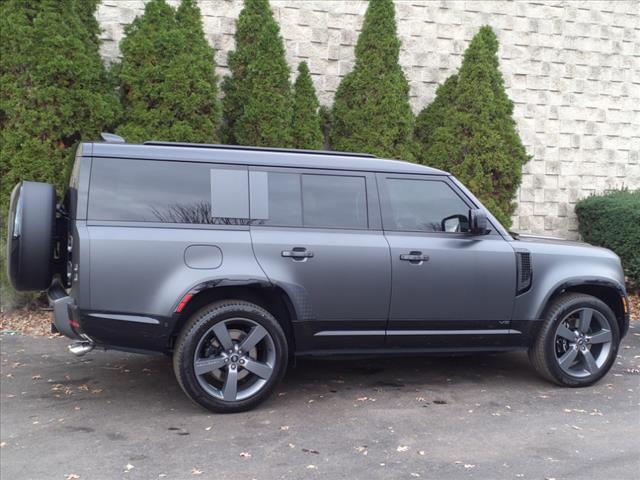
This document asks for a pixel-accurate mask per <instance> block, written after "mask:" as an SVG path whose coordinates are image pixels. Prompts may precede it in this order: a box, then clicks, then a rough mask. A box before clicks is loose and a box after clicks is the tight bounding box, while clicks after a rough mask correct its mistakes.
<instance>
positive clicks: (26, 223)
mask: <svg viewBox="0 0 640 480" xmlns="http://www.w3.org/2000/svg"><path fill="white" fill-rule="evenodd" d="M55 224H56V191H55V189H54V188H53V185H50V184H48V183H39V182H20V183H19V184H17V185H16V186H15V188H14V189H13V192H12V194H11V205H10V208H9V219H8V222H7V227H8V228H7V230H8V233H7V270H8V272H7V273H8V276H9V279H10V281H11V284H12V285H13V287H14V288H15V289H16V290H20V291H28V290H45V289H46V288H48V287H49V285H50V284H51V280H52V277H53V271H54V265H53V249H54V229H55Z"/></svg>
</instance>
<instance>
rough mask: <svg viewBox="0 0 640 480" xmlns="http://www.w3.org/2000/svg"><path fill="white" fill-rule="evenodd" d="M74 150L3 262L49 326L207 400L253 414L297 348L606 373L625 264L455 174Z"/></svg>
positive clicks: (621, 321) (268, 157)
mask: <svg viewBox="0 0 640 480" xmlns="http://www.w3.org/2000/svg"><path fill="white" fill-rule="evenodd" d="M105 138H106V139H108V140H109V141H107V142H104V143H83V144H81V145H80V146H79V148H78V150H77V154H76V159H75V166H74V168H73V172H72V175H71V180H70V185H69V188H68V190H67V191H66V193H65V195H64V200H63V201H62V202H61V203H60V204H59V205H56V194H55V191H54V188H53V187H52V186H51V185H49V184H44V183H35V182H21V183H19V184H18V185H17V186H16V188H15V190H14V191H13V195H12V201H11V209H10V213H9V222H8V225H9V238H8V252H7V255H8V266H9V276H10V278H11V280H12V282H13V285H14V286H15V288H16V289H18V290H44V289H47V288H48V293H49V298H50V300H51V302H52V304H53V308H54V313H55V315H54V318H55V321H54V328H55V329H56V330H57V331H59V332H61V333H62V334H64V335H66V336H67V337H70V338H72V339H75V342H74V344H73V345H71V346H70V349H71V351H72V352H73V353H76V354H79V355H81V354H84V353H86V352H88V351H89V350H91V349H92V348H94V346H95V347H101V348H112V349H118V350H125V351H132V352H140V353H149V352H163V353H165V354H168V355H171V356H172V357H173V366H174V370H175V374H176V377H177V379H178V382H179V383H180V386H181V387H182V389H183V390H184V391H185V393H186V394H187V395H188V396H189V397H190V398H191V399H192V400H193V401H195V402H196V403H198V404H200V405H202V406H204V407H205V408H208V409H210V410H213V411H216V412H235V411H240V410H246V409H249V408H251V407H253V406H255V405H257V404H258V403H259V402H261V401H263V400H264V399H265V398H267V397H268V396H269V394H270V393H271V392H272V391H273V390H274V388H275V386H276V384H277V383H278V382H279V381H280V379H281V378H282V376H283V375H284V373H285V370H286V368H287V364H288V363H289V362H290V361H291V360H292V359H293V358H294V357H295V356H304V355H325V356H337V355H342V354H350V355H373V356H379V355H386V354H422V353H448V354H452V353H468V352H479V351H486V352H499V351H508V350H516V349H527V350H528V351H529V356H530V358H531V361H532V363H533V366H534V367H535V369H536V370H537V371H538V372H540V374H542V376H544V377H546V378H547V379H548V380H551V381H552V382H555V383H557V384H560V385H566V386H570V387H580V386H585V385H590V384H592V383H594V382H596V381H598V380H599V379H600V378H602V376H604V375H605V373H606V372H607V371H608V370H609V368H611V365H612V364H613V362H614V361H615V358H616V353H617V351H618V346H619V343H620V339H621V338H622V337H623V336H624V335H625V334H626V332H627V330H628V325H629V319H628V313H627V297H626V292H625V286H624V276H623V273H622V268H621V265H620V259H619V258H618V257H617V256H616V255H615V254H614V253H612V252H611V251H609V250H605V249H602V248H596V247H592V246H589V245H586V244H583V243H577V242H567V241H561V240H558V239H552V238H542V237H532V236H524V235H516V234H513V233H509V232H507V231H506V230H505V229H504V228H503V227H502V226H501V225H500V223H499V222H498V221H496V219H495V218H494V217H493V216H492V215H491V214H490V213H489V212H488V211H487V210H486V209H484V207H483V206H482V204H481V203H480V202H479V201H478V199H477V198H476V197H475V196H474V195H473V194H472V193H471V192H470V191H469V190H467V189H466V188H465V187H464V186H463V185H462V184H460V182H458V181H457V180H456V179H455V178H453V177H452V176H451V175H449V174H448V173H445V172H442V171H439V170H435V169H432V168H427V167H424V166H420V165H415V164H411V163H406V162H401V161H392V160H383V159H379V158H375V157H372V156H369V155H364V154H352V153H338V152H324V151H301V150H284V149H274V148H272V149H267V148H251V147H231V146H222V145H195V144H177V143H160V142H147V143H145V144H143V145H131V144H126V143H124V142H122V141H121V139H119V138H114V137H110V136H106V137H105Z"/></svg>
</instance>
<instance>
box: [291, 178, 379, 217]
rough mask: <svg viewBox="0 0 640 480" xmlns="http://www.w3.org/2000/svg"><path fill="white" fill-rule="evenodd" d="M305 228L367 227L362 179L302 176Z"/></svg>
mask: <svg viewBox="0 0 640 480" xmlns="http://www.w3.org/2000/svg"><path fill="white" fill-rule="evenodd" d="M302 209H303V213H302V218H303V223H304V226H305V227H334V228H367V190H366V186H365V179H364V177H346V176H338V175H307V174H305V175H302Z"/></svg>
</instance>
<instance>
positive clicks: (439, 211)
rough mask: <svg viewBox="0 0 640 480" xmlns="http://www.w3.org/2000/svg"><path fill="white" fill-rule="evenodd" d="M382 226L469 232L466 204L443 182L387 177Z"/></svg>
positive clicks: (411, 229) (390, 228) (420, 230)
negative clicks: (386, 207)
mask: <svg viewBox="0 0 640 480" xmlns="http://www.w3.org/2000/svg"><path fill="white" fill-rule="evenodd" d="M386 186H387V192H388V195H389V205H388V209H387V210H388V212H387V215H386V218H385V222H384V223H385V229H387V230H400V231H418V232H468V231H469V222H468V215H469V207H468V206H467V204H466V203H465V202H464V201H463V200H462V199H461V198H460V197H459V196H458V195H457V194H456V193H455V192H454V191H453V189H452V188H451V187H450V186H449V185H447V184H446V183H444V182H441V181H432V180H418V179H415V180H414V179H405V178H387V179H386Z"/></svg>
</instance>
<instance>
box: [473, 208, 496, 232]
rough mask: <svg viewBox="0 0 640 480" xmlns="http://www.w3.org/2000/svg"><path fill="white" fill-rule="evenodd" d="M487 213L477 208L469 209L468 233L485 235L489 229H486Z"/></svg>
mask: <svg viewBox="0 0 640 480" xmlns="http://www.w3.org/2000/svg"><path fill="white" fill-rule="evenodd" d="M488 224H489V222H488V221H487V214H486V213H485V211H484V210H480V209H477V208H470V209H469V233H471V234H473V235H486V234H487V233H489V232H490V231H491V230H488V229H487V225H488Z"/></svg>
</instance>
